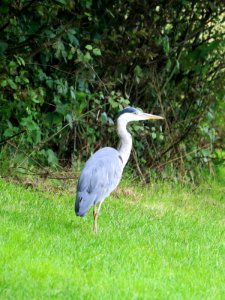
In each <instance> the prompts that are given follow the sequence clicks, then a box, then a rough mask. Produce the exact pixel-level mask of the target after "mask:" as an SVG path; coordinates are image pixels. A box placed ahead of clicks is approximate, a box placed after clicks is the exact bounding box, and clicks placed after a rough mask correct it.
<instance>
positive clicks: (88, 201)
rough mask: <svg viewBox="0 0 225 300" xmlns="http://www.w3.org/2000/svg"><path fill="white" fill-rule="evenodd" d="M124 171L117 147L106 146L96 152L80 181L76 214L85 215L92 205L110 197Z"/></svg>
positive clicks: (89, 160)
mask: <svg viewBox="0 0 225 300" xmlns="http://www.w3.org/2000/svg"><path fill="white" fill-rule="evenodd" d="M122 172H123V163H122V158H121V156H120V154H119V152H118V151H117V150H116V149H113V148H110V147H105V148H102V149H100V150H98V151H97V152H95V154H93V155H92V156H91V157H90V158H89V159H88V161H87V162H86V164H85V166H84V169H83V171H82V172H81V175H80V179H79V181H78V185H77V197H76V204H75V212H76V215H78V216H82V217H83V216H85V214H86V213H87V211H88V209H89V208H90V207H91V206H93V205H96V204H97V203H98V202H100V201H102V200H104V199H105V198H106V197H108V196H109V194H110V193H111V192H112V191H113V190H114V189H115V188H116V187H117V185H118V184H119V182H120V179H121V176H122Z"/></svg>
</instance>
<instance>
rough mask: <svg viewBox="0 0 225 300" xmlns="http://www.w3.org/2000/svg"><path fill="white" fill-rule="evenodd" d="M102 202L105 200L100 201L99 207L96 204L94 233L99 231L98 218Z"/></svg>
mask: <svg viewBox="0 0 225 300" xmlns="http://www.w3.org/2000/svg"><path fill="white" fill-rule="evenodd" d="M102 202H103V200H102V201H100V203H99V206H98V208H97V205H94V210H93V217H94V225H93V231H94V233H97V231H98V225H97V219H98V214H99V212H100V208H101V205H102Z"/></svg>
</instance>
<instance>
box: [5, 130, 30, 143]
mask: <svg viewBox="0 0 225 300" xmlns="http://www.w3.org/2000/svg"><path fill="white" fill-rule="evenodd" d="M24 132H26V129H25V130H22V131H20V132H18V133H16V134H14V135H11V136H10V137H8V138H6V139H3V140H1V141H0V145H1V144H5V143H7V142H8V141H9V140H11V139H13V138H14V137H15V136H18V135H20V134H22V133H24Z"/></svg>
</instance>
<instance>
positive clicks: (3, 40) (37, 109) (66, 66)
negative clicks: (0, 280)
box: [0, 0, 225, 176]
mask: <svg viewBox="0 0 225 300" xmlns="http://www.w3.org/2000/svg"><path fill="white" fill-rule="evenodd" d="M0 13H1V16H2V18H1V20H0V60H1V64H0V91H1V92H0V110H1V113H0V122H1V126H0V135H1V148H2V152H1V153H2V154H1V159H4V157H5V155H8V154H10V155H11V157H12V158H13V160H12V163H13V164H17V165H18V164H19V165H20V166H21V165H24V164H25V163H27V162H29V163H33V164H34V163H35V164H37V163H38V164H41V165H42V166H43V165H46V164H50V165H52V166H54V165H57V164H59V163H60V164H71V163H72V162H78V161H82V160H84V159H86V158H87V156H89V155H90V153H91V152H92V151H94V150H96V149H97V148H99V147H101V146H103V145H113V146H116V144H117V137H116V134H115V128H114V126H113V119H114V117H115V115H116V114H117V112H118V111H119V110H120V109H121V108H122V107H125V106H127V105H132V106H137V107H141V108H142V109H143V110H146V111H148V112H151V113H156V114H160V115H163V116H165V118H166V121H165V122H164V123H162V122H158V123H149V124H146V125H145V126H144V125H143V124H135V125H134V126H132V128H131V130H132V131H133V132H134V136H135V138H134V144H135V149H136V152H134V153H133V155H132V160H131V162H132V163H133V166H134V167H137V169H138V170H139V172H143V173H144V174H147V173H148V170H149V167H152V168H154V169H155V170H157V171H163V174H165V176H170V174H171V172H172V170H173V171H174V170H179V172H180V173H185V174H188V175H190V176H192V171H191V170H192V169H193V166H194V165H196V164H199V163H200V164H205V163H207V164H208V163H209V159H210V158H212V157H213V158H216V156H215V151H214V149H215V146H216V148H217V149H218V148H222V145H223V141H224V129H223V123H224V108H225V104H224V102H225V101H224V86H225V84H224V78H225V77H224V75H225V74H224V61H225V60H224V58H225V55H224V54H225V51H224V49H225V40H224V34H225V29H224V24H225V22H224V19H225V9H224V4H223V1H203V0H200V1H185V0H176V1H175V0H172V1H159V0H155V1H138V0H130V1H122V0H117V1H91V0H86V1H85V0H83V1H70V0H68V1H67V0H58V1H49V0H48V1H32V0H30V1H27V0H26V1H25V0H21V1H7V0H4V1H2V4H1V6H0ZM216 153H217V156H218V155H221V153H222V152H221V151H220V152H219V151H218V150H217V152H216ZM137 164H138V166H137Z"/></svg>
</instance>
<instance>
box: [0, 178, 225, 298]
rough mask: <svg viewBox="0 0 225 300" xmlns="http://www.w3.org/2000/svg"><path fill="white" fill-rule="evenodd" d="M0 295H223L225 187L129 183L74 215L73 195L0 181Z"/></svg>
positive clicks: (63, 296)
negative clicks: (97, 209)
mask: <svg viewBox="0 0 225 300" xmlns="http://www.w3.org/2000/svg"><path fill="white" fill-rule="evenodd" d="M0 190H1V193H0V207H1V214H0V218H1V223H0V224H1V230H0V232H1V235H0V299H4V300H5V299H85V300H86V299H188V300H189V299H201V300H202V299H204V300H205V299H210V300H211V299H225V280H224V279H225V266H224V258H225V255H224V254H225V251H224V242H225V241H224V225H225V222H224V221H225V196H224V194H225V190H224V187H223V186H221V185H219V184H216V183H215V182H214V183H212V184H204V185H201V186H199V187H198V188H193V190H192V188H191V187H190V186H189V187H185V186H184V187H182V186H181V185H172V184H170V185H169V184H162V183H161V184H159V183H158V184H157V183H156V184H154V185H152V186H149V187H146V188H141V187H140V186H137V187H136V188H135V187H134V184H133V187H132V188H131V191H130V190H129V189H128V188H126V183H125V184H123V187H122V188H120V189H119V190H118V191H117V192H116V193H115V194H113V195H112V196H111V197H109V198H108V199H107V200H106V201H105V203H104V204H103V206H102V211H101V215H100V217H99V233H98V234H97V235H94V234H93V233H92V212H91V211H90V212H89V214H88V216H87V217H86V218H83V219H81V218H78V217H75V215H74V212H73V205H74V195H73V193H70V194H66V193H64V192H63V193H62V194H63V195H60V192H57V191H56V190H55V189H54V192H47V191H46V192H44V191H40V190H39V191H38V190H37V191H35V190H34V189H26V188H25V187H21V186H18V185H15V184H12V183H7V182H5V181H3V180H0ZM74 193H75V188H74Z"/></svg>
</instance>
